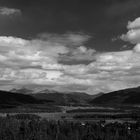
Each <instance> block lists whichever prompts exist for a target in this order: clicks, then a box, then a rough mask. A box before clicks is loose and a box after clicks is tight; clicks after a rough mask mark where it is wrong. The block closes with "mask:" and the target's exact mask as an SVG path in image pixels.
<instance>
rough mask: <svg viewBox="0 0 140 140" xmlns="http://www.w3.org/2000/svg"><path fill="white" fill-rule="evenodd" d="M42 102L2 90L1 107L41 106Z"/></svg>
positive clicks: (0, 92)
mask: <svg viewBox="0 0 140 140" xmlns="http://www.w3.org/2000/svg"><path fill="white" fill-rule="evenodd" d="M39 103H42V101H40V100H38V99H36V98H34V97H32V96H30V95H25V94H19V93H11V92H7V91H1V90H0V107H1V106H7V105H15V106H16V105H22V104H24V105H25V104H39Z"/></svg>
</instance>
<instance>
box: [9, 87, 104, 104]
mask: <svg viewBox="0 0 140 140" xmlns="http://www.w3.org/2000/svg"><path fill="white" fill-rule="evenodd" d="M10 92H14V93H22V94H28V95H31V96H32V97H33V98H35V99H36V100H42V101H44V102H49V103H53V104H56V105H88V104H89V101H91V100H92V99H94V98H96V97H98V96H101V95H102V94H103V93H99V94H96V95H89V94H87V93H84V92H58V91H55V90H49V89H44V90H40V91H34V90H30V89H28V88H21V89H12V90H10Z"/></svg>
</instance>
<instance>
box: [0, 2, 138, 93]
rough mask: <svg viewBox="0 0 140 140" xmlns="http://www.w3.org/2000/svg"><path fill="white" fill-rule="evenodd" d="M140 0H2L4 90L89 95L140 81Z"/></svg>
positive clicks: (0, 54) (0, 34) (0, 72)
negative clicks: (21, 88)
mask: <svg viewBox="0 0 140 140" xmlns="http://www.w3.org/2000/svg"><path fill="white" fill-rule="evenodd" d="M139 62H140V1H139V0H86V1H85V0H28V1H27V0H0V89H1V90H10V89H12V88H20V87H28V88H34V89H35V88H36V89H39V88H48V89H53V90H57V91H65V92H66V91H67V92H71V91H80V92H86V93H89V94H97V93H100V92H104V93H107V92H111V91H115V90H120V89H125V88H131V87H136V86H139V85H140V63H139Z"/></svg>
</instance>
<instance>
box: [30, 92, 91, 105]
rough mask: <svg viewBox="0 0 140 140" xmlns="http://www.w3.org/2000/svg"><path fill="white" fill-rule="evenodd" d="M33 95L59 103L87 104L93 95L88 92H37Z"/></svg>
mask: <svg viewBox="0 0 140 140" xmlns="http://www.w3.org/2000/svg"><path fill="white" fill-rule="evenodd" d="M32 96H33V97H35V98H36V99H40V100H42V99H44V100H50V101H52V102H54V103H55V104H59V105H68V104H69V105H70V104H71V105H74V104H75V105H76V104H83V105H85V104H87V103H88V101H89V100H90V99H91V96H90V95H88V94H86V93H36V94H32Z"/></svg>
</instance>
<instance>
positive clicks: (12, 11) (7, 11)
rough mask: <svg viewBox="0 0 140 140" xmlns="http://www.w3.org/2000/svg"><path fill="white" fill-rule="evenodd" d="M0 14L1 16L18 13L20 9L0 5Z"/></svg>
mask: <svg viewBox="0 0 140 140" xmlns="http://www.w3.org/2000/svg"><path fill="white" fill-rule="evenodd" d="M0 14H1V15H3V16H11V15H20V14H21V10H20V9H15V8H8V7H0Z"/></svg>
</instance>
